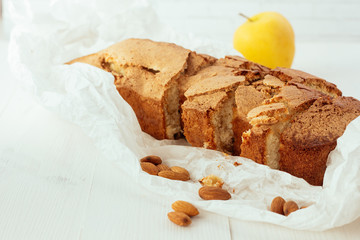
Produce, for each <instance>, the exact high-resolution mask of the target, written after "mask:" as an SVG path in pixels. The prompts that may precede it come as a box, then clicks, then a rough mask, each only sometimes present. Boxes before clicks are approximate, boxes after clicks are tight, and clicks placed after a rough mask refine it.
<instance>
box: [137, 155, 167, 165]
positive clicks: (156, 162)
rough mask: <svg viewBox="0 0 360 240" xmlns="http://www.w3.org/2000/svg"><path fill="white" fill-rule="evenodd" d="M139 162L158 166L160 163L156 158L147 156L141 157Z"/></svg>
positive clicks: (159, 159) (158, 158)
mask: <svg viewBox="0 0 360 240" xmlns="http://www.w3.org/2000/svg"><path fill="white" fill-rule="evenodd" d="M140 162H150V163H152V164H155V165H158V164H161V163H162V160H161V158H160V157H158V156H155V155H149V156H146V157H143V158H142V159H140Z"/></svg>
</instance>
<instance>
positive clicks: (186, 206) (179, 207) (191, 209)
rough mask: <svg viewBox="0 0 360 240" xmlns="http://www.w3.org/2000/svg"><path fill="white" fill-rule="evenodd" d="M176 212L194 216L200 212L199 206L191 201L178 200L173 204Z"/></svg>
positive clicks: (172, 206)
mask: <svg viewBox="0 0 360 240" xmlns="http://www.w3.org/2000/svg"><path fill="white" fill-rule="evenodd" d="M171 208H172V209H174V211H175V212H183V213H185V214H186V215H188V216H190V217H193V216H196V215H198V214H199V211H198V210H197V208H196V207H195V206H194V205H192V204H191V203H189V202H185V201H181V200H178V201H176V202H174V203H173V204H172V205H171Z"/></svg>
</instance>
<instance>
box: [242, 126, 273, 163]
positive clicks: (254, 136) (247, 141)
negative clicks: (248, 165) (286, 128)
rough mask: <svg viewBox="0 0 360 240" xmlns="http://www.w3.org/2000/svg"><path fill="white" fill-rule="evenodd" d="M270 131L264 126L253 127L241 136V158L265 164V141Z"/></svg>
mask: <svg viewBox="0 0 360 240" xmlns="http://www.w3.org/2000/svg"><path fill="white" fill-rule="evenodd" d="M270 133H271V129H270V128H269V127H266V126H259V127H254V128H252V129H251V131H250V130H249V131H247V132H245V133H244V134H243V136H242V144H241V154H240V156H241V157H246V158H249V159H251V160H253V161H255V162H257V163H260V164H266V160H265V159H266V139H267V136H268V135H269V134H270Z"/></svg>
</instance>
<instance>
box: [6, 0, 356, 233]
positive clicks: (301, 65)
mask: <svg viewBox="0 0 360 240" xmlns="http://www.w3.org/2000/svg"><path fill="white" fill-rule="evenodd" d="M153 4H154V8H155V9H156V10H157V11H158V13H159V16H160V18H161V19H162V20H163V21H165V22H167V23H168V24H170V25H171V26H173V27H174V28H175V29H177V30H178V31H180V32H184V33H188V32H192V33H193V34H196V35H198V36H200V37H208V38H212V39H217V40H220V41H224V42H226V43H228V44H232V34H233V32H234V31H235V29H236V27H237V26H238V25H240V24H241V23H242V22H244V20H243V19H241V17H239V16H237V13H238V12H243V13H245V14H247V15H250V16H251V15H253V14H255V13H258V12H261V11H265V10H266V11H267V10H276V11H279V12H281V13H283V14H284V15H285V16H286V17H287V18H288V19H289V21H290V22H291V23H292V25H293V27H294V30H295V34H296V41H297V42H296V47H297V50H296V55H295V61H294V65H293V66H294V67H295V68H298V69H302V70H305V71H308V72H310V73H312V74H315V75H318V76H320V77H323V78H325V79H327V80H329V81H331V82H334V83H336V84H337V85H338V86H339V88H340V89H341V90H343V92H344V95H351V96H355V97H357V98H358V99H360V93H359V91H360V84H359V83H360V79H359V78H358V71H357V65H358V64H359V63H360V57H359V56H360V43H359V42H360V41H359V40H360V30H359V26H360V24H359V23H360V17H359V16H358V12H359V10H360V4H359V1H349V0H346V1H316V2H313V1H310V0H305V1H301V3H300V2H290V1H281V0H277V1H274V0H270V1H248V2H245V1H204V0H200V1H189V0H186V1H181V2H180V1H173V0H170V1H154V3H153ZM5 23H6V24H7V25H6V27H9V26H11V24H9V23H8V22H6V21H5ZM2 30H3V26H2ZM2 32H3V31H2ZM7 46H8V40H7V35H4V33H2V34H1V37H0V56H1V59H0V74H1V75H0V84H1V86H0V239H358V237H359V236H360V220H357V221H355V222H354V223H351V224H349V225H347V226H344V227H340V228H337V229H333V230H330V231H326V232H323V233H317V232H306V231H293V230H289V229H284V228H281V227H277V226H274V225H270V224H262V223H251V222H243V221H238V220H233V219H228V218H226V217H222V216H218V215H214V214H211V213H207V212H204V211H202V212H201V214H200V216H199V217H197V218H195V219H194V220H193V224H192V225H191V227H190V228H180V227H177V226H175V225H173V224H172V223H170V222H169V221H168V220H167V218H166V213H167V212H168V211H170V205H171V202H168V201H167V200H166V199H161V198H159V197H157V196H154V195H152V194H151V193H150V192H148V191H147V190H146V189H143V188H141V187H139V186H137V185H136V184H134V183H132V181H131V179H129V178H128V177H127V175H126V173H124V172H121V171H120V169H118V168H117V167H116V166H115V165H114V164H112V163H109V162H106V161H102V157H101V155H100V153H99V152H98V151H97V149H96V148H95V147H94V145H93V143H92V142H91V140H90V139H89V138H88V137H87V136H86V134H85V133H83V132H82V131H81V130H80V129H79V128H78V127H77V126H75V125H73V124H70V123H68V122H66V121H63V120H61V119H59V118H58V117H57V116H56V115H55V114H53V113H51V112H48V111H47V110H45V109H44V108H42V107H41V106H39V105H38V104H37V103H36V101H35V100H34V99H33V98H32V96H31V95H29V94H27V93H26V92H24V91H23V90H21V89H20V88H19V87H20V86H19V85H18V84H17V83H16V81H14V79H13V77H12V75H11V73H10V72H9V69H8V65H7V62H6V56H7V51H6V49H7Z"/></svg>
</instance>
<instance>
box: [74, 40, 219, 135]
mask: <svg viewBox="0 0 360 240" xmlns="http://www.w3.org/2000/svg"><path fill="white" fill-rule="evenodd" d="M215 60H216V59H215V58H213V57H211V56H208V55H204V54H197V53H195V52H192V51H190V50H188V49H185V48H182V47H180V46H177V45H175V44H172V43H165V42H154V41H151V40H148V39H127V40H124V41H122V42H119V43H116V44H114V45H112V46H110V47H109V48H107V49H104V50H102V51H100V52H98V53H96V54H91V55H88V56H85V57H81V58H78V59H75V60H73V61H71V62H69V64H71V63H74V62H84V63H88V64H91V65H94V66H96V67H100V68H102V69H104V70H106V71H109V72H111V73H112V74H113V75H114V77H115V82H114V83H115V86H116V88H117V90H118V92H119V93H120V95H121V96H122V97H123V98H124V100H125V101H126V102H127V103H128V104H129V105H130V106H131V107H132V108H133V110H134V112H135V114H136V117H137V119H138V122H139V124H140V126H141V129H142V130H143V131H144V132H146V133H148V134H150V135H151V136H153V137H155V138H157V139H174V138H177V137H179V136H180V134H181V131H182V129H181V124H180V92H179V82H181V79H184V78H187V77H189V76H191V75H193V74H195V73H196V72H197V71H199V70H200V69H201V68H203V67H206V66H208V65H211V64H212V63H213V62H214V61H215Z"/></svg>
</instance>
